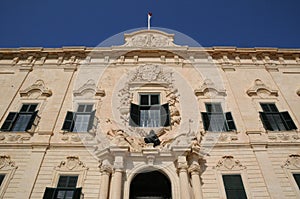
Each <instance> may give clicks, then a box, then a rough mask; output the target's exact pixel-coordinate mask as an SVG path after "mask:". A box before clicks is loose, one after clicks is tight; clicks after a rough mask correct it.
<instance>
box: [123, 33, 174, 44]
mask: <svg viewBox="0 0 300 199" xmlns="http://www.w3.org/2000/svg"><path fill="white" fill-rule="evenodd" d="M124 37H125V44H124V45H123V46H125V47H178V45H176V44H174V35H173V34H167V33H164V32H161V31H158V30H141V31H137V32H133V33H130V34H125V35H124Z"/></svg>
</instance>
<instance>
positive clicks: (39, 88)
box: [20, 79, 52, 99]
mask: <svg viewBox="0 0 300 199" xmlns="http://www.w3.org/2000/svg"><path fill="white" fill-rule="evenodd" d="M20 96H21V97H27V98H34V99H36V98H41V97H51V96H52V91H51V90H50V89H49V88H47V87H46V86H45V83H44V81H43V80H40V79H39V80H36V82H35V83H33V84H32V85H31V86H29V87H27V88H26V89H24V90H20Z"/></svg>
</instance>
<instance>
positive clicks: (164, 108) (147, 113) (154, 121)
mask: <svg viewBox="0 0 300 199" xmlns="http://www.w3.org/2000/svg"><path fill="white" fill-rule="evenodd" d="M129 125H130V126H139V127H161V126H170V111H169V104H163V105H160V95H159V94H141V95H140V104H139V105H136V104H131V107H130V121H129Z"/></svg>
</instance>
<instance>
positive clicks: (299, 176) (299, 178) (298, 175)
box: [293, 173, 300, 189]
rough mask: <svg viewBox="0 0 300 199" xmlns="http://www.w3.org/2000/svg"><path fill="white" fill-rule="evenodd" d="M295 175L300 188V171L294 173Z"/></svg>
mask: <svg viewBox="0 0 300 199" xmlns="http://www.w3.org/2000/svg"><path fill="white" fill-rule="evenodd" d="M293 177H294V179H295V181H296V184H297V185H298V188H299V189H300V174H299V173H294V174H293Z"/></svg>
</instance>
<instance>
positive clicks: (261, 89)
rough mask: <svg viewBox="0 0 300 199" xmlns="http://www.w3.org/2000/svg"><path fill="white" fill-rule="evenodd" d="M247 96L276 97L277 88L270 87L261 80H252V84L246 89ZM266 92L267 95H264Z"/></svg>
mask: <svg viewBox="0 0 300 199" xmlns="http://www.w3.org/2000/svg"><path fill="white" fill-rule="evenodd" d="M246 93H247V95H248V96H249V97H254V98H270V97H271V98H272V97H273V98H274V97H278V90H275V89H272V88H270V87H269V86H267V85H266V84H265V83H264V82H263V81H262V80H260V79H256V80H254V84H253V85H252V87H250V88H249V89H248V90H247V91H246ZM265 94H267V96H265Z"/></svg>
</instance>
